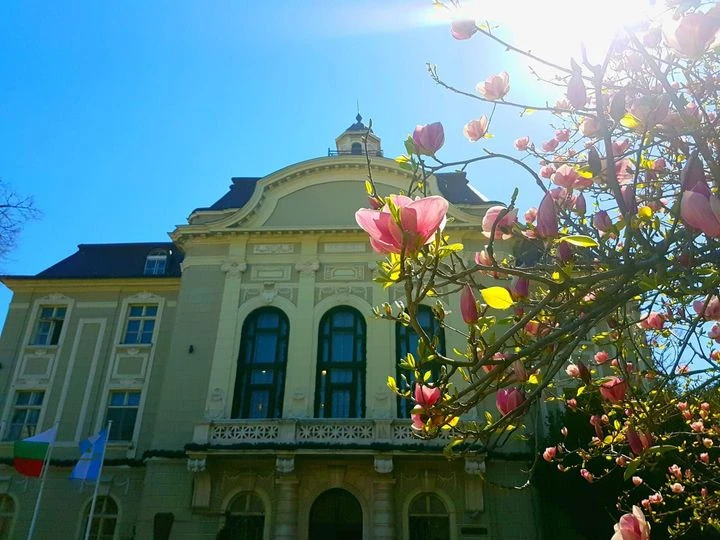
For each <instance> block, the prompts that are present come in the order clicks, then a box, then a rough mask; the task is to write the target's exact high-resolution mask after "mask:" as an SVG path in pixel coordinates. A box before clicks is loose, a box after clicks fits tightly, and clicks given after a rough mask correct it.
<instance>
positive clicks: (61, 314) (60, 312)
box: [55, 307, 67, 319]
mask: <svg viewBox="0 0 720 540" xmlns="http://www.w3.org/2000/svg"><path fill="white" fill-rule="evenodd" d="M66 311H67V308H64V307H59V308H55V318H56V319H64V318H65V312H66Z"/></svg>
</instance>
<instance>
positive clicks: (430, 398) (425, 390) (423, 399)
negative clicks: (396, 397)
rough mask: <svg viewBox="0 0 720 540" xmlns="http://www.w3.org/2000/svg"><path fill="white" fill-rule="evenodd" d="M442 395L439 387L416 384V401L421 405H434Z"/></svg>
mask: <svg viewBox="0 0 720 540" xmlns="http://www.w3.org/2000/svg"><path fill="white" fill-rule="evenodd" d="M440 396H442V392H441V391H440V389H439V388H431V387H429V386H425V385H423V384H416V385H415V401H416V402H417V404H418V405H420V406H421V407H432V406H433V405H435V404H436V403H437V402H438V400H439V399H440Z"/></svg>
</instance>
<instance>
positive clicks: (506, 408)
mask: <svg viewBox="0 0 720 540" xmlns="http://www.w3.org/2000/svg"><path fill="white" fill-rule="evenodd" d="M523 403H525V393H524V392H523V391H522V390H520V389H519V388H515V387H511V388H501V389H500V390H498V391H497V395H496V396H495V405H496V406H497V408H498V410H499V411H500V413H501V414H502V415H503V416H505V415H506V414H509V413H510V412H512V411H514V410H515V409H517V408H518V407H520V406H521V405H522V404H523Z"/></svg>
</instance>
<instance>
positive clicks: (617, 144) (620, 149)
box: [612, 139, 630, 157]
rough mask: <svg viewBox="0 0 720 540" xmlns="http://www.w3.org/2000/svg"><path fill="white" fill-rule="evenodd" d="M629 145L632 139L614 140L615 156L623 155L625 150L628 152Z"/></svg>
mask: <svg viewBox="0 0 720 540" xmlns="http://www.w3.org/2000/svg"><path fill="white" fill-rule="evenodd" d="M629 147H630V141H629V140H628V139H623V140H622V141H613V143H612V149H613V155H614V156H615V157H618V156H622V155H623V154H624V153H625V152H627V150H628V148H629Z"/></svg>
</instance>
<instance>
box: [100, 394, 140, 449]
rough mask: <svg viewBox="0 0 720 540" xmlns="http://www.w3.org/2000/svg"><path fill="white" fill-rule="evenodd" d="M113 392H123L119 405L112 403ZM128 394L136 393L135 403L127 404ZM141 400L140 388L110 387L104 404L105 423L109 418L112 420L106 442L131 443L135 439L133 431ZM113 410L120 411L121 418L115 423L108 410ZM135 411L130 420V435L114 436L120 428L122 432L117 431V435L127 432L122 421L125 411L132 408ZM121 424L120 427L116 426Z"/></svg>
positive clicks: (135, 427)
mask: <svg viewBox="0 0 720 540" xmlns="http://www.w3.org/2000/svg"><path fill="white" fill-rule="evenodd" d="M113 394H124V399H123V404H121V405H113V404H112V401H113V399H112V398H113ZM130 394H137V403H136V404H128V401H129V396H130ZM141 401H142V390H141V389H140V388H112V389H110V391H109V392H108V397H107V404H106V406H105V425H107V423H108V421H109V420H113V424H112V426H110V433H108V442H113V443H132V442H133V441H134V440H135V432H136V430H137V426H138V416H139V412H140V403H141ZM111 409H112V410H113V411H122V412H121V413H120V414H121V417H120V418H121V420H120V421H118V422H117V423H116V422H115V418H111V417H110V410H111ZM133 409H134V411H135V417H134V418H133V421H132V429H131V430H130V437H129V438H120V437H115V436H114V435H116V434H118V430H121V429H122V432H121V433H119V435H123V434H126V433H127V431H128V430H127V424H126V423H124V421H125V415H126V414H127V413H126V412H125V411H128V410H133ZM116 426H121V427H116Z"/></svg>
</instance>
